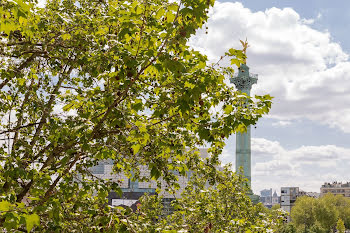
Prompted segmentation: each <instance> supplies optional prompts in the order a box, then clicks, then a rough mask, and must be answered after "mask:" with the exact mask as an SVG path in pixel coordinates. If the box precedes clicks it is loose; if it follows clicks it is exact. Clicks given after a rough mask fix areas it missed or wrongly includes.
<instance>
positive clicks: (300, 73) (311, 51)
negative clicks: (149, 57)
mask: <svg viewBox="0 0 350 233" xmlns="http://www.w3.org/2000/svg"><path fill="white" fill-rule="evenodd" d="M209 14H210V18H209V20H208V22H207V24H206V26H207V27H208V34H206V33H205V31H204V30H200V31H198V32H197V34H196V35H195V36H194V37H193V38H191V40H190V44H191V46H192V47H194V48H195V49H197V50H199V51H201V52H203V53H205V54H206V55H207V56H208V58H209V59H210V60H211V61H216V60H217V59H218V58H219V57H220V56H221V55H223V54H224V53H225V51H227V50H228V49H229V48H231V47H233V48H241V45H240V43H239V40H240V39H242V40H244V39H245V38H246V37H247V38H248V42H249V44H250V46H251V47H250V48H248V51H247V56H248V59H247V65H248V66H249V67H250V71H251V72H252V73H256V74H258V75H259V80H258V83H257V84H255V85H254V86H253V89H252V92H251V94H252V95H255V94H257V95H262V94H270V95H272V96H273V97H274V99H273V105H272V109H271V111H270V113H269V115H267V116H265V117H264V118H262V119H260V120H259V122H258V124H257V125H256V128H254V127H252V145H251V146H252V189H253V191H254V192H255V193H257V194H259V193H260V190H262V189H265V188H272V189H273V190H276V191H277V192H278V193H279V192H280V188H281V187H285V186H295V187H299V188H300V189H302V190H304V191H313V192H320V187H321V185H322V184H323V183H324V182H333V181H342V182H346V181H350V172H348V171H349V168H350V107H349V106H350V60H349V54H350V41H349V40H348V37H349V33H348V31H349V26H348V25H349V23H350V1H348V0H337V1H329V0H308V1H302V0H263V1H262V0H246V1H223V0H221V1H218V2H216V4H215V6H214V7H213V8H212V9H211V11H210V13H209ZM234 151H235V136H234V135H233V136H232V137H230V138H229V139H228V140H227V145H226V147H225V149H224V153H223V155H222V156H221V159H222V161H223V162H224V163H229V162H230V163H232V164H233V165H234V162H235V153H234Z"/></svg>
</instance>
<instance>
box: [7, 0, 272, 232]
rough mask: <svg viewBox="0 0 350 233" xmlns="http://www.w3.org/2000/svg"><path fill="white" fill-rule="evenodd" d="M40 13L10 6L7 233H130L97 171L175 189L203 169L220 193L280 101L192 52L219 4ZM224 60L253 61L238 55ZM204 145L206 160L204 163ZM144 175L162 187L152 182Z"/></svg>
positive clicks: (62, 1) (84, 6)
mask: <svg viewBox="0 0 350 233" xmlns="http://www.w3.org/2000/svg"><path fill="white" fill-rule="evenodd" d="M35 2H36V1H30V0H13V1H12V0H11V1H10V0H4V1H2V2H1V3H0V17H1V21H0V64H1V68H0V77H1V80H0V89H1V92H0V118H1V120H0V136H1V138H0V140H1V144H0V157H1V163H0V194H1V200H2V202H1V205H0V211H1V219H0V224H1V226H2V227H5V228H6V229H8V230H10V229H16V228H18V229H22V230H23V229H24V225H25V223H27V229H28V230H30V229H31V228H32V227H36V229H46V230H47V231H50V232H62V231H67V232H72V231H76V230H77V229H79V231H82V232H89V231H96V230H98V229H100V228H101V226H108V229H106V228H104V229H105V230H106V231H107V230H110V231H112V232H113V231H114V229H115V228H116V227H119V225H120V224H124V223H123V222H120V221H119V217H118V216H119V215H120V211H119V212H118V211H117V210H113V211H112V210H111V209H110V207H108V205H106V196H107V194H108V192H110V191H111V189H113V190H114V191H117V192H120V188H119V183H118V182H112V181H109V180H99V179H93V178H92V176H91V173H90V171H89V168H91V167H92V166H94V165H96V164H97V163H98V162H99V161H101V160H105V159H112V160H113V161H114V172H115V173H120V172H124V173H125V174H127V175H128V176H131V174H133V176H134V178H135V179H139V180H142V181H146V180H150V179H154V180H158V179H159V178H160V177H161V178H162V179H163V180H165V181H166V183H167V185H168V186H169V187H174V188H176V187H178V185H177V177H176V176H175V175H174V174H173V173H172V172H170V171H172V170H178V171H179V173H180V174H182V175H185V174H186V171H188V170H189V169H192V170H200V171H202V172H203V173H206V174H212V175H211V177H212V179H211V180H210V182H211V183H215V177H216V176H215V170H216V165H218V164H219V161H218V156H219V154H220V153H221V151H222V149H223V147H224V145H225V143H224V140H225V139H226V138H228V137H229V135H231V134H232V133H235V132H237V130H238V129H240V130H244V128H245V127H246V126H247V125H249V124H254V123H255V122H256V121H257V120H258V118H260V117H261V116H262V115H263V114H266V113H267V112H268V111H269V108H270V106H271V97H270V96H268V95H267V96H256V97H255V99H249V98H248V97H247V96H246V95H243V94H241V93H238V92H236V91H235V90H234V88H233V87H231V86H228V85H227V84H226V82H225V78H226V77H227V76H231V75H232V74H233V69H232V68H225V67H221V66H220V63H216V64H209V63H208V60H207V57H206V56H204V55H202V54H200V53H199V52H198V51H194V50H193V49H191V48H190V47H188V45H187V41H188V39H189V38H190V36H191V35H193V34H194V33H195V32H196V30H197V29H199V28H201V27H202V26H203V25H204V23H205V22H206V20H207V18H208V9H209V7H210V6H212V5H213V4H214V1H213V0H197V1H192V0H181V1H176V2H174V1H164V0H135V1H123V0H108V1H106V0H74V1H73V0H48V1H47V2H46V7H45V8H38V7H37V6H36V3H35ZM225 56H228V57H229V58H230V59H231V60H232V63H233V64H238V65H239V64H240V63H241V62H243V61H244V59H245V56H244V54H243V53H242V51H239V50H234V49H230V50H229V52H228V53H226V54H225ZM247 103H248V104H247ZM203 145H208V146H209V147H210V149H209V153H210V157H209V158H208V159H206V160H203V159H201V158H200V157H199V155H198V154H197V153H195V152H193V150H194V149H195V148H196V147H198V146H203ZM140 165H146V166H148V168H149V170H150V171H151V172H150V174H151V175H150V176H148V177H141V176H140V171H139V167H140ZM159 188H162V187H159ZM163 188H164V187H163ZM39 222H40V226H36V225H39ZM118 229H119V228H118Z"/></svg>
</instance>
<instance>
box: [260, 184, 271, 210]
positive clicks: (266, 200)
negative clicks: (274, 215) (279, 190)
mask: <svg viewBox="0 0 350 233" xmlns="http://www.w3.org/2000/svg"><path fill="white" fill-rule="evenodd" d="M260 202H261V203H262V204H263V205H264V206H266V207H267V208H271V206H272V204H271V203H272V189H271V188H270V189H264V190H261V191H260Z"/></svg>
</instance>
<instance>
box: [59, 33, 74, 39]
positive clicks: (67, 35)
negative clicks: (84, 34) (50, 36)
mask: <svg viewBox="0 0 350 233" xmlns="http://www.w3.org/2000/svg"><path fill="white" fill-rule="evenodd" d="M71 37H72V36H71V35H70V34H63V35H61V38H62V39H63V40H69V39H70V38H71Z"/></svg>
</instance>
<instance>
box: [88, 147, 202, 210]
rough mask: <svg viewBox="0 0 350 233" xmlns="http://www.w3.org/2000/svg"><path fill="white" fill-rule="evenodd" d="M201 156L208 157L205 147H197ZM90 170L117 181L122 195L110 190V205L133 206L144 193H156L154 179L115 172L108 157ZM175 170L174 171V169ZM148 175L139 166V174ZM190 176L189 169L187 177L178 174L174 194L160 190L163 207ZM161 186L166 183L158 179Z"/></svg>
mask: <svg viewBox="0 0 350 233" xmlns="http://www.w3.org/2000/svg"><path fill="white" fill-rule="evenodd" d="M198 151H199V153H200V155H201V157H203V158H206V157H208V152H207V149H205V148H203V149H198ZM90 172H91V173H92V174H93V176H94V177H96V178H99V179H106V180H111V181H113V182H117V183H118V184H119V187H120V188H121V190H122V192H123V193H122V196H120V195H119V194H117V193H116V192H111V193H109V195H108V204H109V205H112V206H120V205H124V206H129V207H134V206H135V205H136V203H137V201H138V200H139V198H140V197H141V196H142V195H144V194H145V193H149V194H151V195H152V194H156V188H157V183H156V181H154V180H151V181H149V182H139V181H138V180H133V179H132V178H129V177H127V176H126V175H125V174H123V173H120V174H115V173H114V172H113V160H111V159H108V160H104V161H101V162H99V163H98V165H96V166H94V167H92V168H90ZM174 172H176V171H174ZM149 175H150V171H149V169H148V167H147V166H145V165H143V166H140V176H141V177H148V176H149ZM190 176H191V171H188V172H187V177H183V176H179V177H178V184H179V185H180V189H178V190H177V191H176V193H175V195H174V194H170V193H168V192H165V191H162V192H161V193H160V195H162V196H163V197H164V200H163V201H164V203H165V208H167V206H168V207H169V206H170V202H171V201H172V200H174V198H178V197H180V194H181V193H182V191H183V189H184V188H185V187H186V185H187V183H188V180H189V178H190ZM160 182H161V185H162V187H165V186H166V183H165V182H164V181H162V180H160Z"/></svg>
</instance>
